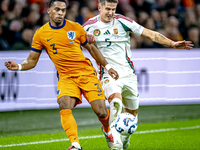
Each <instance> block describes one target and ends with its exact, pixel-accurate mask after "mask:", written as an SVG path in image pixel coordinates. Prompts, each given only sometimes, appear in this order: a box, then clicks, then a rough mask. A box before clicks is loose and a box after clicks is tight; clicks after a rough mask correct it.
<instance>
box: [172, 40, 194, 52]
mask: <svg viewBox="0 0 200 150" xmlns="http://www.w3.org/2000/svg"><path fill="white" fill-rule="evenodd" d="M193 46H194V45H193V44H192V42H191V41H185V40H184V41H178V42H174V43H173V48H177V49H187V50H190V49H192V48H193Z"/></svg>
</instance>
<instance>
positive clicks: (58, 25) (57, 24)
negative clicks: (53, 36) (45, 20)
mask: <svg viewBox="0 0 200 150" xmlns="http://www.w3.org/2000/svg"><path fill="white" fill-rule="evenodd" d="M50 23H51V26H53V27H61V26H62V25H63V23H64V20H63V21H62V22H61V23H56V22H53V21H50Z"/></svg>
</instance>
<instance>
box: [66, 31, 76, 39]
mask: <svg viewBox="0 0 200 150" xmlns="http://www.w3.org/2000/svg"><path fill="white" fill-rule="evenodd" d="M67 36H68V38H69V39H70V40H74V39H75V38H76V34H75V32H74V31H68V32H67Z"/></svg>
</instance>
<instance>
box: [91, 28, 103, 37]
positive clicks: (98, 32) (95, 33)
mask: <svg viewBox="0 0 200 150" xmlns="http://www.w3.org/2000/svg"><path fill="white" fill-rule="evenodd" d="M93 34H94V35H95V36H99V35H100V34H101V31H100V30H99V29H95V30H94V32H93Z"/></svg>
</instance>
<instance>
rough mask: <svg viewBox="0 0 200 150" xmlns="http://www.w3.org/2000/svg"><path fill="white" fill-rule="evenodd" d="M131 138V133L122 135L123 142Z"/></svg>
mask: <svg viewBox="0 0 200 150" xmlns="http://www.w3.org/2000/svg"><path fill="white" fill-rule="evenodd" d="M130 138H131V135H122V142H124V141H129V140H130Z"/></svg>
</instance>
